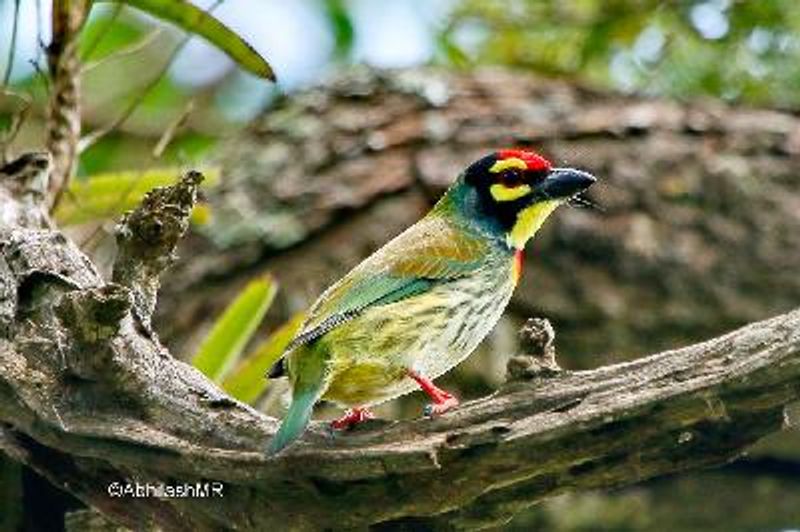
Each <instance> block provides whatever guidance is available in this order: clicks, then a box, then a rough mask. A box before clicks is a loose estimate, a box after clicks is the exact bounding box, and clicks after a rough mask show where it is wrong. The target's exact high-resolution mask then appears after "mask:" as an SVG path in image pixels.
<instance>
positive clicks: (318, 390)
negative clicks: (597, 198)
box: [268, 149, 595, 454]
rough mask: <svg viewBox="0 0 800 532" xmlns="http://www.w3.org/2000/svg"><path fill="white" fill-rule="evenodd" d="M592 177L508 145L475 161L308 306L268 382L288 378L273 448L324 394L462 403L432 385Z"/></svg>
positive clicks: (484, 330) (440, 407)
mask: <svg viewBox="0 0 800 532" xmlns="http://www.w3.org/2000/svg"><path fill="white" fill-rule="evenodd" d="M594 182H595V178H594V177H593V176H592V175H590V174H588V173H586V172H583V171H580V170H575V169H572V168H553V167H552V165H551V164H550V162H548V161H547V160H546V159H545V158H544V157H542V156H541V155H539V154H537V153H535V152H533V151H528V150H518V149H509V150H501V151H497V152H494V153H491V154H489V155H487V156H485V157H483V158H481V159H479V160H478V161H476V162H474V163H472V164H471V165H470V166H469V167H468V168H467V169H466V170H464V172H462V173H461V175H460V176H459V177H458V178H457V179H456V181H455V182H454V183H453V185H452V186H451V187H450V188H449V189H448V190H447V192H446V193H445V194H444V196H443V197H442V198H441V199H440V200H439V202H438V203H436V205H435V206H434V207H433V209H432V210H431V211H430V212H429V213H428V214H427V215H426V216H425V217H424V218H422V219H421V220H420V221H419V222H417V223H415V224H414V225H412V226H411V227H409V228H408V229H406V230H405V231H404V232H403V233H402V234H400V235H399V236H397V237H396V238H394V239H393V240H392V241H390V242H389V243H388V244H386V245H385V246H383V247H382V248H381V249H379V250H378V251H376V252H375V253H373V254H372V255H371V256H369V257H368V258H367V259H366V260H364V261H363V262H362V263H361V264H359V265H358V266H356V267H355V268H354V269H353V270H352V271H350V273H348V274H347V275H345V276H344V277H343V278H342V279H340V280H339V281H338V282H337V283H335V284H334V285H333V286H331V287H330V288H328V289H327V290H326V291H325V292H324V293H323V294H322V295H321V296H320V297H319V299H318V300H317V301H316V302H315V303H314V305H313V306H312V307H311V310H310V312H309V315H308V318H307V319H306V322H305V323H304V325H303V327H302V328H301V330H300V332H299V333H298V334H297V336H296V337H295V338H294V340H293V341H292V342H291V344H290V345H289V346H288V348H287V350H286V352H285V353H284V356H283V357H282V358H281V359H280V360H279V361H278V362H277V363H276V365H275V366H273V368H272V370H271V371H270V375H269V376H270V377H279V376H283V375H287V374H288V377H289V379H290V382H291V384H292V403H291V406H290V407H289V411H288V413H287V414H286V417H285V418H284V420H283V423H282V425H281V427H280V429H279V430H278V433H277V434H276V435H275V437H274V438H273V439H272V441H271V442H270V444H269V448H268V453H270V454H272V453H276V452H278V451H280V450H281V449H283V448H284V447H286V446H287V445H289V444H290V443H291V442H293V441H294V440H296V439H297V438H298V437H299V436H300V435H301V434H302V433H303V431H304V430H305V428H306V426H307V425H308V422H309V419H310V418H311V413H312V409H313V407H314V404H315V403H316V402H317V401H318V400H320V399H325V400H328V401H332V402H334V403H338V404H340V405H344V406H347V407H350V408H351V410H348V412H347V414H345V416H344V417H342V418H341V419H339V420H336V421H334V422H333V423H332V426H333V427H334V428H345V427H348V426H350V425H352V424H354V423H357V422H359V421H363V420H364V419H369V418H370V417H372V415H371V414H370V413H369V411H368V410H367V407H369V406H371V405H375V404H377V403H381V402H383V401H387V400H389V399H392V398H395V397H397V396H400V395H403V394H405V393H408V392H410V391H413V390H414V389H416V388H417V387H420V388H422V390H423V391H425V392H426V393H427V394H428V395H429V396H430V398H431V400H432V401H433V402H432V404H431V405H429V407H428V408H427V409H426V410H427V413H428V414H429V415H438V414H442V413H443V412H445V411H447V410H448V409H450V408H452V407H453V406H456V405H457V404H458V401H457V400H456V398H455V397H454V396H453V395H451V394H449V393H448V392H446V391H444V390H441V389H439V388H438V387H436V386H435V385H434V384H433V382H432V380H433V379H435V378H436V377H438V376H439V375H442V374H443V373H445V372H447V371H448V370H450V369H451V368H452V367H453V366H455V365H456V364H458V363H459V362H461V361H462V360H464V359H465V358H466V357H467V356H468V355H469V354H470V353H471V352H472V351H473V350H474V349H475V348H476V347H477V346H478V344H479V343H480V342H481V340H483V338H484V337H485V336H486V335H487V334H488V333H489V332H490V331H491V330H492V328H493V327H494V325H495V323H496V322H497V320H498V319H499V318H500V316H501V314H502V313H503V310H504V309H505V307H506V305H507V304H508V301H509V299H510V298H511V294H512V292H513V291H514V287H515V286H516V284H517V282H518V280H519V277H520V272H521V268H522V257H523V255H522V253H523V248H524V246H525V244H526V243H527V242H528V240H529V239H530V238H531V237H532V236H533V235H534V234H535V233H536V231H537V230H538V229H539V228H540V227H541V226H542V224H543V223H544V221H545V220H546V219H547V217H548V216H549V215H550V214H551V213H552V212H553V211H554V210H555V209H556V207H558V206H559V205H561V204H562V203H564V202H565V201H566V200H568V199H569V198H571V197H573V196H574V195H576V194H578V193H580V192H582V191H584V190H586V189H587V188H588V187H589V186H591V185H592V183H594Z"/></svg>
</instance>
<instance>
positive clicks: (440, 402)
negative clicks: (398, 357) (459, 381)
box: [408, 369, 458, 417]
mask: <svg viewBox="0 0 800 532" xmlns="http://www.w3.org/2000/svg"><path fill="white" fill-rule="evenodd" d="M408 376H409V377H411V378H412V379H414V380H415V381H417V384H419V387H420V388H422V391H423V392H425V393H427V394H428V397H430V398H431V400H432V401H433V403H432V404H429V405H426V406H425V410H424V412H425V415H426V416H430V417H434V416H438V415H441V414H444V413H445V412H447V411H448V410H450V409H451V408H454V407H456V406H458V399H456V398H455V396H454V395H453V394H451V393H449V392H446V391H444V390H442V389H441V388H439V387H438V386H436V385H435V384H433V382H432V381H431V380H430V379H426V378H425V377H423V376H422V375H420V374H419V373H417V372H416V371H414V370H413V369H409V370H408Z"/></svg>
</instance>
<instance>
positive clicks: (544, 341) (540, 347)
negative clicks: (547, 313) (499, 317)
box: [506, 318, 562, 381]
mask: <svg viewBox="0 0 800 532" xmlns="http://www.w3.org/2000/svg"><path fill="white" fill-rule="evenodd" d="M519 337H520V346H521V351H520V353H519V354H518V355H515V356H513V357H511V358H510V359H509V360H508V365H507V367H506V370H507V378H508V380H509V381H515V380H530V379H534V378H537V377H552V376H554V375H556V374H558V373H559V372H561V371H562V369H561V367H559V365H558V363H557V362H556V348H555V339H556V332H555V330H554V329H553V326H552V324H551V323H550V321H549V320H547V319H544V318H530V319H528V321H526V322H525V325H523V326H522V327H521V328H520V330H519Z"/></svg>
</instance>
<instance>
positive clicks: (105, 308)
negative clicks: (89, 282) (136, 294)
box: [56, 283, 132, 344]
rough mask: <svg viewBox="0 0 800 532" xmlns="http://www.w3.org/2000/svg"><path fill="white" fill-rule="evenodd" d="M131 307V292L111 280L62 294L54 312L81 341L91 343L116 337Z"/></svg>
mask: <svg viewBox="0 0 800 532" xmlns="http://www.w3.org/2000/svg"><path fill="white" fill-rule="evenodd" d="M131 306H132V302H131V297H130V291H129V290H128V289H127V288H125V287H123V286H120V285H118V284H113V283H112V284H107V285H106V286H103V287H102V288H95V289H92V290H81V291H74V292H70V293H67V294H65V295H64V296H63V297H62V298H61V300H60V301H59V304H58V306H57V307H56V312H57V315H58V317H59V318H60V319H61V321H62V322H63V323H64V325H65V326H66V327H68V328H69V329H71V330H73V331H75V332H76V333H77V334H76V336H77V338H78V339H79V340H80V341H81V342H84V343H87V344H93V343H99V342H103V341H105V340H108V339H109V338H112V337H113V336H116V335H117V333H118V332H119V328H120V324H121V323H122V320H123V318H125V316H127V314H128V312H129V311H130V310H131Z"/></svg>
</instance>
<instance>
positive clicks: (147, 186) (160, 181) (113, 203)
mask: <svg viewBox="0 0 800 532" xmlns="http://www.w3.org/2000/svg"><path fill="white" fill-rule="evenodd" d="M202 172H203V175H204V176H205V177H206V179H205V181H203V184H202V187H203V188H210V187H213V186H214V185H216V184H217V183H218V182H219V169H216V168H204V169H202ZM180 174H181V172H180V170H179V169H178V168H157V169H152V170H145V171H142V172H111V173H107V174H97V175H94V176H91V177H90V178H88V179H86V180H83V181H77V180H73V181H72V182H71V183H70V186H69V189H68V193H67V194H66V195H65V197H64V200H63V201H62V202H61V203H60V204H59V205H58V209H56V213H55V217H56V220H57V221H58V223H59V225H62V226H64V225H76V224H82V223H86V222H90V221H95V220H103V219H106V218H116V217H117V216H119V215H120V214H122V213H124V212H125V211H128V210H130V209H132V208H134V207H136V205H138V204H139V202H140V201H141V200H142V198H143V197H144V195H145V194H147V192H149V191H150V190H152V189H154V188H155V187H163V186H167V185H172V184H174V183H175V182H176V181H177V180H178V178H179V177H180ZM192 214H193V216H192V219H193V221H195V222H197V221H201V222H202V220H203V219H205V218H207V214H208V213H207V212H206V213H201V214H198V215H197V216H195V212H193V213H192Z"/></svg>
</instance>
